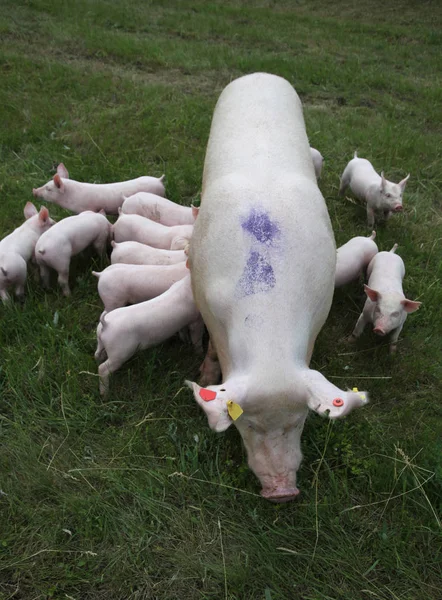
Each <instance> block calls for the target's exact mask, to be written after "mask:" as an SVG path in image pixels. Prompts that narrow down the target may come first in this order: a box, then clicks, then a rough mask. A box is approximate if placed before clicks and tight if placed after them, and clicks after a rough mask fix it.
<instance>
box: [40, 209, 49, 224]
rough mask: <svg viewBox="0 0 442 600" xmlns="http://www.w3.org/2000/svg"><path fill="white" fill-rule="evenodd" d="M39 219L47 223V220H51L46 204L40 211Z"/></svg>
mask: <svg viewBox="0 0 442 600" xmlns="http://www.w3.org/2000/svg"><path fill="white" fill-rule="evenodd" d="M38 220H39V221H40V223H47V221H48V220H49V211H48V209H47V208H46V206H42V207H41V208H40V212H39V213H38Z"/></svg>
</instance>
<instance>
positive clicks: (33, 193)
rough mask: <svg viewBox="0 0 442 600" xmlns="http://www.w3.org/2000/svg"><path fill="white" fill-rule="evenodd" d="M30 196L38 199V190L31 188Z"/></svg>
mask: <svg viewBox="0 0 442 600" xmlns="http://www.w3.org/2000/svg"><path fill="white" fill-rule="evenodd" d="M32 195H33V196H34V198H38V189H37V188H32Z"/></svg>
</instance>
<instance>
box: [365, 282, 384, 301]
mask: <svg viewBox="0 0 442 600" xmlns="http://www.w3.org/2000/svg"><path fill="white" fill-rule="evenodd" d="M364 291H365V293H366V294H367V296H368V297H369V298H370V300H372V302H377V301H378V300H379V298H380V297H381V295H380V293H379V292H377V291H376V290H372V289H371V288H369V287H368V285H364Z"/></svg>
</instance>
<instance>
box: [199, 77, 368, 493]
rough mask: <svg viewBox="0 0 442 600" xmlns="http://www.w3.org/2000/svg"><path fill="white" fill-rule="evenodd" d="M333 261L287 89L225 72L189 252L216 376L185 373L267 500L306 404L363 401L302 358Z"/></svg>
mask: <svg viewBox="0 0 442 600" xmlns="http://www.w3.org/2000/svg"><path fill="white" fill-rule="evenodd" d="M335 265H336V247H335V242H334V238H333V232H332V228H331V224H330V219H329V216H328V212H327V208H326V205H325V202H324V199H323V197H322V195H321V192H320V191H319V188H318V186H317V182H316V177H315V171H314V168H313V162H312V158H311V154H310V148H309V144H308V140H307V135H306V132H305V125H304V119H303V115H302V106H301V102H300V100H299V98H298V96H297V94H296V92H295V91H294V90H293V88H292V86H291V85H290V84H289V83H288V82H287V81H286V80H284V79H282V78H280V77H276V76H274V75H268V74H265V73H257V74H253V75H247V76H245V77H241V78H240V79H237V80H235V81H233V82H232V83H230V84H229V85H228V86H227V87H226V88H225V90H224V91H223V92H222V94H221V96H220V98H219V100H218V103H217V105H216V108H215V112H214V115H213V120H212V126H211V130H210V137H209V142H208V147H207V153H206V159H205V165H204V175H203V189H202V200H201V208H200V212H199V215H198V219H197V220H196V222H195V226H194V234H193V237H192V240H191V242H190V253H189V266H190V271H191V275H192V285H193V291H194V297H195V301H196V304H197V306H198V308H199V309H200V312H201V314H202V317H203V320H204V322H205V324H206V325H207V328H208V330H209V333H210V338H211V343H212V345H213V346H214V348H215V350H216V353H217V355H218V358H219V361H220V365H221V370H222V376H223V379H222V384H221V385H210V386H209V387H208V388H201V387H200V386H199V385H197V384H196V383H193V382H187V383H188V385H189V386H190V387H191V388H192V389H193V392H194V396H195V400H196V401H197V403H198V404H199V405H200V406H201V408H203V409H204V411H205V412H206V414H207V417H208V421H209V425H210V427H211V428H212V429H214V430H215V431H224V430H225V429H227V427H229V425H231V424H232V423H233V422H234V423H235V425H236V427H237V428H238V430H239V432H240V434H241V436H242V439H243V441H244V444H245V447H246V450H247V454H248V462H249V466H250V467H251V468H252V470H253V471H254V472H255V474H256V475H257V477H258V478H259V480H260V482H261V484H262V491H261V494H262V495H263V496H264V497H265V498H268V499H270V500H274V501H277V502H278V501H279V502H284V501H288V500H291V499H293V498H295V497H296V496H297V494H298V489H297V485H296V473H297V470H298V468H299V465H300V463H301V458H302V455H301V447H300V438H301V432H302V430H303V427H304V421H305V419H306V417H307V413H308V408H311V409H312V410H315V411H316V412H318V413H320V414H327V413H328V415H329V417H332V418H335V417H342V416H343V415H345V414H347V413H349V412H350V411H351V410H352V409H353V408H355V407H357V406H360V405H362V404H363V403H365V401H366V394H365V393H361V394H360V393H356V392H352V391H343V390H341V389H339V388H337V387H336V386H335V385H333V384H332V383H330V382H329V381H328V380H327V379H326V378H325V377H324V376H323V375H322V374H321V373H319V372H318V371H314V370H311V369H310V368H309V363H310V358H311V355H312V352H313V347H314V343H315V339H316V336H317V335H318V333H319V331H320V330H321V328H322V326H323V324H324V322H325V320H326V318H327V315H328V313H329V310H330V305H331V302H332V297H333V290H334V279H335ZM203 375H204V373H203ZM241 410H242V411H243V413H242V414H241V416H239V418H237V417H238V415H239V413H240V411H241Z"/></svg>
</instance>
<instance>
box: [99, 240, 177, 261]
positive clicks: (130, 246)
mask: <svg viewBox="0 0 442 600" xmlns="http://www.w3.org/2000/svg"><path fill="white" fill-rule="evenodd" d="M111 244H112V248H113V250H112V254H111V263H112V264H113V265H115V264H121V263H126V264H132V265H174V264H176V263H179V262H182V261H183V260H187V255H186V253H185V252H184V250H163V249H161V248H153V247H152V246H148V245H147V244H140V242H121V243H120V244H117V242H115V241H112V242H111Z"/></svg>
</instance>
